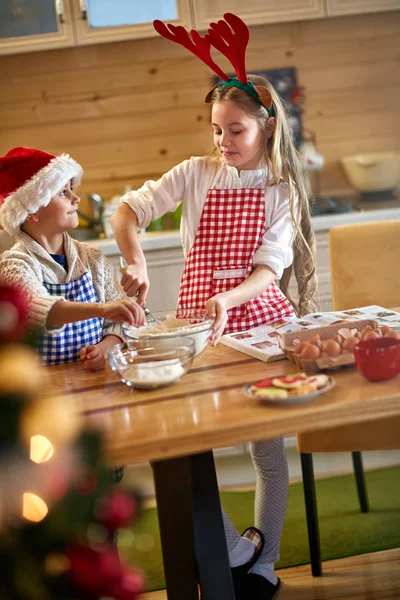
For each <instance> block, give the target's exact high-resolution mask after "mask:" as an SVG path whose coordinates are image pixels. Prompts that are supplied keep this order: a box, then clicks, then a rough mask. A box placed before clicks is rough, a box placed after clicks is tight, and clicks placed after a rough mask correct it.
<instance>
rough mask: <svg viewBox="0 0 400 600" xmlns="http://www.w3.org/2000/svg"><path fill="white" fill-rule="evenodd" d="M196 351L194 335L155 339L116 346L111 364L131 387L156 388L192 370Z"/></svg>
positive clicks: (109, 356)
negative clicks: (182, 338)
mask: <svg viewBox="0 0 400 600" xmlns="http://www.w3.org/2000/svg"><path fill="white" fill-rule="evenodd" d="M194 353H195V343H194V341H193V340H191V339H190V338H186V339H185V340H181V339H152V340H147V339H143V340H137V341H131V342H127V343H126V344H124V345H121V344H116V345H115V346H112V347H111V348H110V349H109V350H108V352H107V357H108V361H109V364H110V367H111V369H112V370H113V371H116V372H117V373H118V375H119V376H120V378H121V380H122V381H123V382H124V383H126V385H128V386H129V387H134V388H141V389H155V388H158V387H161V386H164V385H169V384H171V383H175V381H178V379H180V378H181V377H183V375H185V373H187V372H188V370H189V369H190V366H191V364H192V361H193V358H194Z"/></svg>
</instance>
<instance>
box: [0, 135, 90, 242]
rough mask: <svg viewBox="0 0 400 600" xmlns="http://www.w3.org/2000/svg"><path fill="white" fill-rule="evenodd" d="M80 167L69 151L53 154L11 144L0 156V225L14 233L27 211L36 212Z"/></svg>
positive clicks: (76, 181) (75, 180)
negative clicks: (13, 146) (4, 153)
mask: <svg viewBox="0 0 400 600" xmlns="http://www.w3.org/2000/svg"><path fill="white" fill-rule="evenodd" d="M82 174H83V169H82V167H81V165H80V164H78V163H77V162H76V161H75V160H73V159H72V158H71V157H70V156H69V155H68V154H61V155H60V156H54V155H53V154H49V153H47V152H43V151H42V150H35V149H34V148H24V147H19V148H13V149H12V150H10V151H9V152H8V153H7V154H6V155H5V156H2V157H0V225H1V226H2V227H3V229H5V230H6V231H7V233H9V234H10V235H14V234H15V233H17V232H18V230H19V228H20V226H21V225H22V223H24V221H25V219H26V217H27V216H28V215H32V214H34V213H36V212H37V211H38V210H39V208H41V207H42V206H47V205H48V204H49V202H50V200H51V199H52V198H53V197H54V196H55V195H57V193H59V192H60V191H61V190H62V189H63V187H64V186H65V185H66V184H67V183H68V181H70V180H72V182H73V184H74V186H75V185H77V184H79V182H80V180H81V179H82Z"/></svg>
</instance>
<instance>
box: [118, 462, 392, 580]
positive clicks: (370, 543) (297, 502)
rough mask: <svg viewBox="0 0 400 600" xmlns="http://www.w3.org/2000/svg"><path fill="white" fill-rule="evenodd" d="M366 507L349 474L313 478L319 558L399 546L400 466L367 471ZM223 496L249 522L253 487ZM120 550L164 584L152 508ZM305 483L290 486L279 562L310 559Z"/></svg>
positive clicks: (241, 525) (240, 523)
mask: <svg viewBox="0 0 400 600" xmlns="http://www.w3.org/2000/svg"><path fill="white" fill-rule="evenodd" d="M366 481H367V489H368V497H369V503H370V512H369V513H365V514H362V513H360V510H359V504H358V498H357V491H356V486H355V480H354V476H353V475H344V476H342V477H333V478H329V479H322V480H319V481H317V482H316V488H317V501H318V513H319V528H320V536H321V552H322V559H323V560H328V559H333V558H341V557H345V556H352V555H354V554H364V553H367V552H375V551H378V550H387V549H390V548H397V547H400V467H391V468H388V469H382V470H377V471H370V472H367V473H366ZM221 502H222V505H223V507H224V508H225V510H226V512H227V513H228V515H229V516H230V518H231V519H232V521H233V522H234V523H235V525H236V526H237V528H238V530H239V531H243V530H244V529H246V527H248V526H249V525H252V524H253V505H254V492H222V493H221ZM119 546H120V552H121V554H122V555H123V556H124V557H125V558H126V560H127V561H128V562H130V563H131V564H134V565H137V566H138V567H140V568H141V569H142V570H143V572H144V573H145V576H146V580H147V589H148V591H150V590H157V589H162V588H164V587H165V583H164V573H163V567H162V558H161V550H160V535H159V530H158V521H157V512H156V509H155V508H153V509H147V510H143V511H142V513H141V517H140V519H139V521H138V522H137V523H135V525H134V526H133V528H132V530H131V531H129V530H125V531H124V532H121V535H120V538H119ZM309 562H310V559H309V552H308V541H307V525H306V518H305V508H304V497H303V484H302V483H296V484H292V485H291V486H290V492H289V506H288V511H287V515H286V520H285V526H284V531H283V537H282V544H281V560H280V562H279V563H278V565H277V566H278V568H281V567H291V566H294V565H302V564H305V563H309Z"/></svg>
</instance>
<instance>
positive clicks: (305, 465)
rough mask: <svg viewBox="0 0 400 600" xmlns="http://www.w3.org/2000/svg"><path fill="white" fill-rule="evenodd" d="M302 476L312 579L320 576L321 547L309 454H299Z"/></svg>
mask: <svg viewBox="0 0 400 600" xmlns="http://www.w3.org/2000/svg"><path fill="white" fill-rule="evenodd" d="M300 458H301V471H302V474H303V489H304V500H305V504H306V516H307V530H308V545H309V548H310V559H311V572H312V574H313V577H320V576H321V575H322V566H321V546H320V540H319V528H318V510H317V496H316V493H315V480H314V467H313V458H312V454H311V453H304V452H301V453H300Z"/></svg>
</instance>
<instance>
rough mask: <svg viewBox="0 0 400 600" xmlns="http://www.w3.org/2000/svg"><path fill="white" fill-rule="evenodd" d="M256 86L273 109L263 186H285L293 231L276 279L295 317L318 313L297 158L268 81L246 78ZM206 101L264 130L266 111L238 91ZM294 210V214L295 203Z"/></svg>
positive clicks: (219, 91) (219, 90)
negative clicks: (288, 260)
mask: <svg viewBox="0 0 400 600" xmlns="http://www.w3.org/2000/svg"><path fill="white" fill-rule="evenodd" d="M248 80H249V81H251V82H252V83H253V84H254V85H256V86H262V87H266V88H267V89H268V91H269V92H270V94H271V96H272V100H273V106H274V110H275V115H276V117H275V121H276V123H275V130H274V132H273V134H272V135H271V136H270V137H269V138H268V139H266V147H265V159H266V161H267V166H268V171H269V174H270V177H269V180H268V181H267V185H279V184H280V183H281V182H282V180H283V181H285V182H286V183H287V184H288V188H289V203H290V212H291V215H292V219H293V222H294V225H295V228H296V237H295V240H294V243H293V263H292V265H291V266H290V267H288V268H287V269H285V271H284V272H283V276H282V278H281V280H280V283H279V285H280V289H281V290H282V292H283V293H284V294H285V296H287V297H288V299H289V300H290V301H291V302H292V304H293V306H294V308H295V311H296V313H297V315H298V316H302V315H305V314H307V313H310V312H313V311H315V310H318V299H317V295H318V283H317V276H316V272H315V236H314V232H313V229H312V226H311V214H310V204H309V201H308V198H307V185H306V181H305V173H304V168H303V166H302V163H301V158H300V156H299V154H298V152H297V150H296V148H295V145H294V143H293V138H292V134H291V131H290V127H289V122H288V118H287V114H286V108H285V106H284V104H283V102H282V100H281V99H280V97H279V96H278V94H277V93H276V91H275V89H274V88H273V87H272V85H271V84H270V82H269V81H268V80H267V79H265V78H264V77H260V76H258V75H248ZM206 101H207V102H209V103H211V104H214V103H215V102H222V101H225V102H233V103H235V104H238V105H240V106H241V107H242V108H243V109H244V110H246V112H247V113H248V114H250V115H251V116H253V117H254V118H255V119H256V120H257V122H258V124H259V127H260V128H261V130H262V131H264V132H265V131H266V125H267V121H268V118H269V116H268V112H267V110H266V108H264V106H262V105H261V104H260V103H259V102H257V100H255V99H254V98H253V97H252V96H251V95H250V94H249V93H247V92H245V91H244V90H242V89H238V88H236V87H231V86H224V87H221V86H218V85H217V86H216V87H215V88H214V90H213V91H212V93H210V94H209V95H208V96H207V99H206ZM296 196H298V210H297V213H298V214H297V215H295V209H294V207H295V200H296ZM293 271H294V275H295V278H296V282H297V288H298V296H299V298H298V302H295V301H294V300H293V298H291V297H290V294H289V289H288V288H289V282H290V278H291V276H292V273H293Z"/></svg>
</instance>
